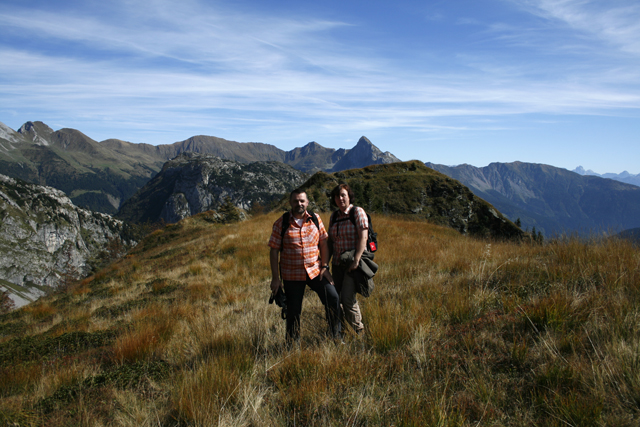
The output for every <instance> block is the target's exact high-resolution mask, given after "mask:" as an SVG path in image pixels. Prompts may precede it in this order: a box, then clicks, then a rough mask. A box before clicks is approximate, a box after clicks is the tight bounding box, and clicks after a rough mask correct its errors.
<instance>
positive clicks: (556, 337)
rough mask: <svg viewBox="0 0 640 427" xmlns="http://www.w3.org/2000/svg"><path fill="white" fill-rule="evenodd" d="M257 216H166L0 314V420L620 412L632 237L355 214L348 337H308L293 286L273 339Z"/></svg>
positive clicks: (283, 420)
mask: <svg viewBox="0 0 640 427" xmlns="http://www.w3.org/2000/svg"><path fill="white" fill-rule="evenodd" d="M276 218H277V214H275V213H272V214H267V215H260V216H257V217H255V218H253V219H251V220H249V221H246V222H244V223H242V224H236V225H226V226H220V225H211V224H210V223H208V222H206V221H205V220H203V219H202V218H201V217H198V216H196V217H193V218H190V219H187V220H185V221H182V222H181V223H179V224H177V225H171V226H167V227H165V228H164V229H162V230H157V231H155V232H154V233H152V234H151V235H150V236H148V238H147V239H146V240H145V241H144V242H143V243H141V244H140V245H139V247H138V248H137V249H136V250H134V251H132V253H130V254H129V255H128V256H127V257H126V258H124V259H122V260H120V261H119V262H117V263H115V264H113V265H111V266H109V267H107V268H106V269H104V270H102V271H100V272H98V273H97V274H96V275H94V276H93V277H91V278H87V279H85V280H83V281H81V282H78V283H76V284H74V285H72V286H70V287H69V288H68V289H67V291H66V292H65V293H59V294H55V295H52V296H50V297H47V298H43V299H42V300H41V301H38V302H37V303H35V304H32V305H30V306H28V307H25V308H23V309H21V310H18V311H16V312H14V313H10V314H8V315H5V316H3V317H2V318H0V425H3V424H5V425H20V426H39V425H47V426H54V427H55V426H62V425H90V426H110V425H123V426H134V425H135V426H211V425H220V426H272V425H305V426H308V425H317V426H320V425H322V426H324V425H350V426H351V425H354V426H355V425H360V426H362V425H396V426H401V425H406V426H417V425H421V426H422V425H431V426H478V425H491V426H521V425H539V426H603V425H611V426H625V425H627V426H632V425H638V423H640V374H639V373H640V326H639V325H640V322H639V321H640V308H639V307H640V304H639V302H640V301H639V299H640V251H639V250H638V249H637V248H634V247H633V246H631V245H629V244H628V243H626V242H624V241H619V240H614V239H600V240H595V239H594V240H593V241H589V242H582V241H579V240H577V239H569V238H568V239H564V240H558V241H554V242H547V243H545V244H544V245H531V244H519V243H513V242H497V241H483V240H476V239H471V238H467V237H464V236H460V235H459V234H458V233H457V232H455V231H453V230H451V229H447V228H442V227H438V226H434V225H431V224H428V223H424V222H415V221H409V220H405V219H401V218H390V217H384V216H374V217H373V221H374V224H375V226H376V231H378V235H379V243H380V248H381V249H380V251H379V252H378V253H377V254H376V261H378V262H379V264H380V266H381V270H380V272H379V274H378V276H377V277H376V289H375V291H374V294H373V295H372V296H371V297H370V298H367V299H365V298H359V300H360V304H361V307H362V311H363V316H364V322H365V325H366V335H365V337H364V338H357V337H355V336H354V335H353V334H352V333H351V331H346V336H345V341H346V344H345V345H336V344H334V343H333V341H331V340H328V339H327V338H326V336H325V324H324V312H323V309H322V307H321V305H320V303H319V301H318V298H317V297H316V296H315V295H314V294H313V293H311V292H310V293H309V294H308V295H307V298H306V299H305V306H304V308H303V316H302V342H301V345H300V347H296V348H293V349H288V348H286V347H285V346H284V322H283V321H282V320H281V319H280V317H279V310H278V309H277V308H276V307H275V306H274V305H268V304H267V300H268V296H269V290H268V285H269V281H270V269H269V259H268V253H269V250H268V248H267V246H266V242H267V240H268V238H269V235H270V232H271V225H272V223H273V221H274V220H275V219H276ZM328 220H329V217H328V215H326V214H325V215H323V221H324V222H325V223H328Z"/></svg>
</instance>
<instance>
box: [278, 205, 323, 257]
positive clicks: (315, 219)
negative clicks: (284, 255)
mask: <svg viewBox="0 0 640 427" xmlns="http://www.w3.org/2000/svg"><path fill="white" fill-rule="evenodd" d="M307 213H308V214H309V215H311V222H313V223H314V224H315V225H316V228H317V229H318V231H320V223H319V222H318V217H317V216H316V214H314V213H313V212H309V211H307ZM290 219H291V211H286V212H285V213H283V214H282V232H281V233H280V251H281V252H282V246H283V245H284V234H285V233H286V232H287V230H288V229H289V225H291V224H290V222H289V220H290Z"/></svg>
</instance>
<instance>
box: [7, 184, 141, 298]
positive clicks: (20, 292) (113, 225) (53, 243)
mask: <svg viewBox="0 0 640 427" xmlns="http://www.w3.org/2000/svg"><path fill="white" fill-rule="evenodd" d="M0 217H1V219H2V223H1V224H0V289H2V290H8V291H9V293H10V296H11V298H12V299H13V301H14V302H15V304H16V306H17V307H19V306H22V305H25V304H27V303H29V302H31V301H34V300H35V299H37V298H38V297H40V296H42V295H43V294H45V293H47V292H49V291H51V290H52V289H54V288H56V287H57V286H59V285H60V284H61V283H62V282H64V281H65V280H71V279H78V278H81V277H84V276H86V275H87V274H89V273H90V272H91V270H92V269H93V268H94V267H95V266H96V265H97V264H98V263H99V258H100V257H101V256H106V254H104V253H103V252H105V251H106V250H107V246H108V245H110V247H111V250H112V252H113V251H118V252H124V251H126V249H128V248H130V247H132V246H134V245H135V244H136V241H135V233H134V231H133V229H132V228H131V227H130V226H128V225H127V224H125V223H123V222H122V221H120V220H117V219H115V218H112V217H111V216H109V215H107V214H102V213H97V212H91V211H88V210H85V209H81V208H78V207H77V206H75V205H74V204H73V203H72V202H71V200H70V199H69V198H68V197H67V196H66V195H65V194H64V192H62V191H60V190H56V189H54V188H51V187H43V186H39V185H35V184H29V183H27V182H24V181H21V180H17V179H13V178H9V177H7V176H5V175H0ZM117 255H122V254H114V253H110V254H109V256H117Z"/></svg>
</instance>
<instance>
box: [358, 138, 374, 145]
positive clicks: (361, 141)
mask: <svg viewBox="0 0 640 427" xmlns="http://www.w3.org/2000/svg"><path fill="white" fill-rule="evenodd" d="M358 145H360V146H362V145H368V146H373V144H372V143H371V141H369V138H367V137H366V136H361V137H360V139H359V140H358V143H357V144H356V147H357V146H358Z"/></svg>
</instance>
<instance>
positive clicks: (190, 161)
mask: <svg viewBox="0 0 640 427" xmlns="http://www.w3.org/2000/svg"><path fill="white" fill-rule="evenodd" d="M306 177H307V175H306V174H304V173H302V172H300V171H298V170H296V169H294V168H292V167H290V166H287V165H285V164H283V163H279V162H253V163H249V164H244V163H240V162H236V161H232V160H225V159H221V158H219V157H216V156H212V155H207V154H196V153H184V154H181V155H180V156H178V157H176V158H175V159H173V160H171V161H169V162H167V163H166V164H165V165H164V167H163V168H162V171H160V173H158V175H156V176H155V177H154V178H153V179H152V180H151V181H149V183H148V184H147V185H145V186H144V187H143V188H142V189H141V190H140V191H139V192H138V193H136V194H135V195H134V196H133V197H132V198H131V199H130V200H128V201H127V202H126V203H125V204H124V205H123V207H122V209H121V210H120V212H119V213H118V217H119V218H122V219H125V220H128V221H131V222H138V223H144V222H147V221H149V222H156V221H160V220H162V221H165V222H168V223H175V222H177V221H179V220H181V219H184V218H186V217H188V216H191V215H195V214H197V213H200V212H206V211H209V210H218V209H220V207H221V206H222V205H223V204H224V203H225V201H226V200H227V199H228V200H230V202H231V203H232V204H233V205H235V206H236V207H238V208H241V209H245V210H249V209H251V208H254V207H255V206H256V205H257V204H260V205H262V206H265V207H267V206H269V205H270V204H271V203H272V202H274V201H277V200H279V199H280V198H281V197H282V195H283V194H286V193H288V192H289V191H291V190H292V189H294V188H295V187H297V186H298V185H300V184H301V183H303V182H304V180H305V179H306Z"/></svg>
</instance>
